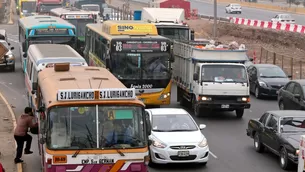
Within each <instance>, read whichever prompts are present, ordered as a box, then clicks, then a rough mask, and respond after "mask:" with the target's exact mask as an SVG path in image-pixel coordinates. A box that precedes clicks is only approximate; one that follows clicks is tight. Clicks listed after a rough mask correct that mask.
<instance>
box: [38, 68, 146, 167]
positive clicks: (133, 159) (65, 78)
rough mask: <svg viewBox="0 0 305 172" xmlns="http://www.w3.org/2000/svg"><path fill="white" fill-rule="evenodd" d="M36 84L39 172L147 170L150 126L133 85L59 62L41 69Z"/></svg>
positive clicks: (102, 71) (101, 71)
mask: <svg viewBox="0 0 305 172" xmlns="http://www.w3.org/2000/svg"><path fill="white" fill-rule="evenodd" d="M37 88H38V89H37V99H36V103H37V106H38V107H39V108H38V110H37V112H36V116H37V120H38V126H39V129H38V131H39V134H38V140H39V143H38V145H39V151H40V155H41V162H42V169H43V170H42V171H44V172H52V171H58V170H59V169H60V171H80V172H87V171H101V172H102V171H109V172H130V171H139V172H147V171H148V168H147V165H148V162H149V153H148V140H147V139H148V135H150V131H151V126H150V120H149V117H148V116H146V115H147V114H145V110H144V108H145V105H144V104H143V103H142V102H141V101H139V100H138V99H137V98H136V95H135V89H133V88H126V87H125V86H124V85H123V84H122V83H121V82H120V81H119V80H118V79H117V78H116V77H115V76H113V75H112V74H111V73H110V72H109V71H108V70H107V69H105V68H98V67H82V66H79V67H74V66H70V65H69V64H63V63H61V64H55V65H54V68H46V69H44V70H42V71H41V72H39V74H38V87H37Z"/></svg>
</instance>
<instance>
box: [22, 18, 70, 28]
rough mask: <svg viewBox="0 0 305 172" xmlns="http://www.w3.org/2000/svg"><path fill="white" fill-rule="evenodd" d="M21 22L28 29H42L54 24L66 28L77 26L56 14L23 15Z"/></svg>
mask: <svg viewBox="0 0 305 172" xmlns="http://www.w3.org/2000/svg"><path fill="white" fill-rule="evenodd" d="M19 24H20V25H22V26H23V27H25V28H26V29H41V28H48V26H49V25H52V26H63V25H64V26H65V28H69V29H75V26H74V25H73V24H71V23H69V22H68V21H66V20H64V19H61V18H59V17H55V16H47V15H36V16H29V17H23V18H21V19H19Z"/></svg>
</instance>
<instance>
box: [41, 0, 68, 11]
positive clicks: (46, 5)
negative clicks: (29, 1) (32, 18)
mask: <svg viewBox="0 0 305 172" xmlns="http://www.w3.org/2000/svg"><path fill="white" fill-rule="evenodd" d="M63 5H64V4H63V2H62V0H37V6H36V11H37V13H38V14H39V15H45V14H46V15H49V14H50V11H51V10H52V9H54V8H59V7H62V6H63Z"/></svg>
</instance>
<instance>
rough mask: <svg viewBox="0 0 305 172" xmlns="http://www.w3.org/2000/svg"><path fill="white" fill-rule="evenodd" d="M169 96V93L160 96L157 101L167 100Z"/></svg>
mask: <svg viewBox="0 0 305 172" xmlns="http://www.w3.org/2000/svg"><path fill="white" fill-rule="evenodd" d="M170 95H171V94H170V93H164V94H161V96H160V97H159V99H166V98H168V97H169V96H170Z"/></svg>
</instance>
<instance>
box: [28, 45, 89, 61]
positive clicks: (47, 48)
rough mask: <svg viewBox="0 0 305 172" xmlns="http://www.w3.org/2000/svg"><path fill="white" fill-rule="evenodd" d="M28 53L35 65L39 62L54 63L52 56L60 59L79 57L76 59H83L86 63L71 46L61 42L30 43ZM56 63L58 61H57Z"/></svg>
mask: <svg viewBox="0 0 305 172" xmlns="http://www.w3.org/2000/svg"><path fill="white" fill-rule="evenodd" d="M28 54H29V55H30V54H35V55H32V56H31V57H33V58H34V59H33V60H34V62H35V63H36V65H39V64H41V63H50V62H53V63H54V58H61V59H71V60H72V58H75V59H80V60H78V61H83V62H84V63H86V61H85V59H84V58H83V57H82V56H81V55H80V54H78V53H77V52H76V51H75V50H74V49H73V48H72V47H70V46H69V45H62V44H32V45H30V46H29V49H28ZM57 63H58V62H57Z"/></svg>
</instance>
